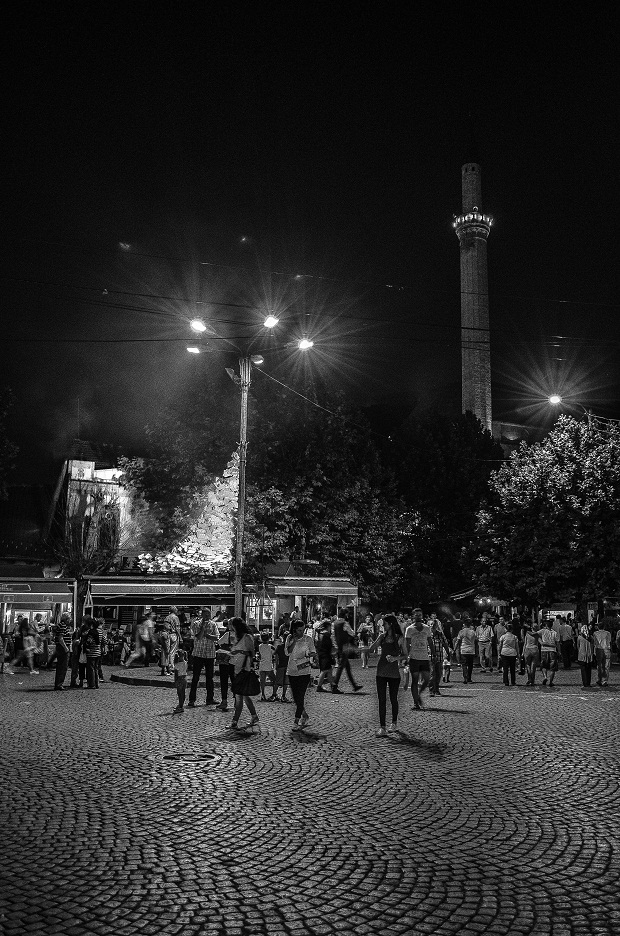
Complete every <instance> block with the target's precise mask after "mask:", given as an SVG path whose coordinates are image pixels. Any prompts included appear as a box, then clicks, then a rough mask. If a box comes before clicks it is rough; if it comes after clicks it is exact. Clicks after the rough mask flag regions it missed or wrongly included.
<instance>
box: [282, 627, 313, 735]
mask: <svg viewBox="0 0 620 936" xmlns="http://www.w3.org/2000/svg"><path fill="white" fill-rule="evenodd" d="M304 630H305V625H304V622H303V621H298V620H295V621H292V622H291V633H290V634H289V635H288V637H287V638H286V643H285V644H284V652H285V653H286V655H287V657H288V666H287V668H286V674H287V676H288V680H289V683H290V686H291V692H292V694H293V701H294V702H295V722H294V724H293V727H292V729H291V730H292V731H301V729H302V728H305V727H306V725H307V724H308V721H309V718H308V713H307V712H306V709H305V706H304V700H305V697H306V692H307V691H308V686H309V685H310V681H311V679H312V675H311V673H310V664H311V662H312V661H314V663H316V662H317V652H316V647H315V645H314V640H313V639H312V637H310V636H309V635H308V634H304Z"/></svg>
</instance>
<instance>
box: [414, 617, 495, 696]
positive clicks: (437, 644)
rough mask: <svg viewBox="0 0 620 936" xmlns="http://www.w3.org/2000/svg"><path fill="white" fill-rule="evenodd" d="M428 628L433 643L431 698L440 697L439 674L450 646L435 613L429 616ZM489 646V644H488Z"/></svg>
mask: <svg viewBox="0 0 620 936" xmlns="http://www.w3.org/2000/svg"><path fill="white" fill-rule="evenodd" d="M428 627H429V628H430V632H431V639H432V641H433V651H432V655H431V670H432V674H431V688H430V692H431V696H435V695H441V692H440V690H439V684H440V683H441V672H442V670H443V657H444V653H450V644H449V643H448V641H447V640H446V635H445V634H444V632H443V627H442V624H441V621H439V620H438V619H437V615H436V614H435V613H433V614H431V616H430V618H429V621H428ZM489 646H490V642H489Z"/></svg>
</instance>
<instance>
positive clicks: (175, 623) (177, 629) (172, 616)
mask: <svg viewBox="0 0 620 936" xmlns="http://www.w3.org/2000/svg"><path fill="white" fill-rule="evenodd" d="M209 616H210V615H209ZM164 624H165V626H166V631H167V633H168V634H169V635H170V638H169V644H168V655H167V659H166V672H167V673H168V674H169V675H172V674H173V673H174V660H175V658H176V652H177V650H178V649H179V642H180V640H181V621H180V619H179V609H178V608H177V607H175V605H171V607H170V613H169V614H167V615H166V617H165V618H164ZM144 665H145V666H147V665H148V664H147V663H145V664H144Z"/></svg>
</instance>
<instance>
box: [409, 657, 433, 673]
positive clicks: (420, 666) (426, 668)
mask: <svg viewBox="0 0 620 936" xmlns="http://www.w3.org/2000/svg"><path fill="white" fill-rule="evenodd" d="M409 669H410V670H411V672H412V673H430V671H431V661H430V660H409Z"/></svg>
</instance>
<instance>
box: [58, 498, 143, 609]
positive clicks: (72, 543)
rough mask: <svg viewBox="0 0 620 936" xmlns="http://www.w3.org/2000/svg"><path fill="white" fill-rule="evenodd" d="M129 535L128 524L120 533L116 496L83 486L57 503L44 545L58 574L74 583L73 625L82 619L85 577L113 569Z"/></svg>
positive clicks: (86, 579)
mask: <svg viewBox="0 0 620 936" xmlns="http://www.w3.org/2000/svg"><path fill="white" fill-rule="evenodd" d="M132 532H133V530H132V526H131V523H129V524H126V525H125V528H124V530H123V525H122V524H121V503H120V500H119V498H118V496H117V494H116V492H109V491H107V490H106V489H104V488H102V487H98V486H97V485H96V484H93V483H91V482H83V483H81V484H78V485H74V486H73V487H72V489H71V491H70V493H69V495H68V496H67V497H65V498H64V499H63V501H62V502H61V503H60V505H59V507H58V509H57V513H56V519H55V522H54V523H53V525H52V529H51V532H50V537H49V543H48V545H49V547H50V551H51V553H52V555H53V556H54V558H55V559H56V560H57V562H58V563H59V565H60V571H61V574H62V575H65V576H67V577H70V578H75V579H77V583H78V584H77V591H78V601H77V607H76V609H75V622H76V624H78V625H79V623H80V621H81V619H82V610H83V605H84V599H85V597H86V593H87V589H88V578H89V576H91V575H97V574H101V573H103V572H108V571H109V570H110V569H111V568H113V567H114V565H115V563H116V561H117V559H118V558H119V556H120V553H121V551H122V548H123V545H124V541H125V538H126V537H128V536H131V535H132Z"/></svg>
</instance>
